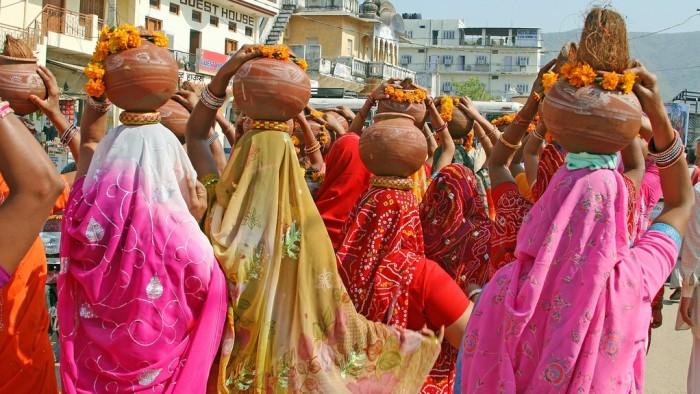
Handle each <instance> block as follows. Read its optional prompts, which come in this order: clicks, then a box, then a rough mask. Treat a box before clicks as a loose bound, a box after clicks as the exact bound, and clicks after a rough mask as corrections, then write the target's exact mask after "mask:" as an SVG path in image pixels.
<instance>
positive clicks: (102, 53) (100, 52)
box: [91, 41, 109, 63]
mask: <svg viewBox="0 0 700 394" xmlns="http://www.w3.org/2000/svg"><path fill="white" fill-rule="evenodd" d="M107 55H109V43H108V42H107V41H100V42H98V43H97V45H96V46H95V53H93V54H92V60H91V61H92V62H93V63H100V62H103V61H104V60H105V59H106V58H107Z"/></svg>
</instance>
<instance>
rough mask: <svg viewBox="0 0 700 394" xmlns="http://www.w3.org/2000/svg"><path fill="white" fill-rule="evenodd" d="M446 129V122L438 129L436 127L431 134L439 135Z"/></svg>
mask: <svg viewBox="0 0 700 394" xmlns="http://www.w3.org/2000/svg"><path fill="white" fill-rule="evenodd" d="M446 128H447V122H444V123H443V124H442V126H440V127H438V128H437V129H435V132H433V134H437V133H439V132H441V131H443V130H445V129H446Z"/></svg>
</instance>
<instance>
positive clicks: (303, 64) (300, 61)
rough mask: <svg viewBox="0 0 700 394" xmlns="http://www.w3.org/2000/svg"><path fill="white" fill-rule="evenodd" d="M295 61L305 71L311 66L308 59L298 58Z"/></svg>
mask: <svg viewBox="0 0 700 394" xmlns="http://www.w3.org/2000/svg"><path fill="white" fill-rule="evenodd" d="M294 63H296V65H297V66H299V68H301V69H302V70H304V71H306V70H307V69H308V68H309V64H308V63H306V60H304V59H299V58H296V59H294Z"/></svg>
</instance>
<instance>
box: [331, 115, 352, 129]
mask: <svg viewBox="0 0 700 394" xmlns="http://www.w3.org/2000/svg"><path fill="white" fill-rule="evenodd" d="M326 113H327V114H328V116H332V117H333V118H334V119H335V120H336V121H337V122H338V123H339V124H340V126H341V127H342V128H343V130H345V131H348V129H349V128H350V123H348V120H347V119H345V117H344V116H343V115H341V114H339V113H337V112H335V111H327V112H326Z"/></svg>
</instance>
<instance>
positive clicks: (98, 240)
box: [58, 124, 226, 393]
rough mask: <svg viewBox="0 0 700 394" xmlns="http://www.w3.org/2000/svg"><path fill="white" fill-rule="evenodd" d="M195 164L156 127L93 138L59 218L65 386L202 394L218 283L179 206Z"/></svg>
mask: <svg viewBox="0 0 700 394" xmlns="http://www.w3.org/2000/svg"><path fill="white" fill-rule="evenodd" d="M195 179H196V174H195V172H194V169H193V168H192V165H191V164H190V162H189V160H188V158H187V156H186V154H185V152H184V150H183V149H182V147H181V146H180V143H179V142H178V140H177V139H176V138H175V136H174V135H172V134H171V133H170V132H169V131H168V130H166V129H165V128H164V127H163V126H162V125H160V124H158V125H150V126H139V127H125V126H120V127H117V128H115V129H113V130H111V131H110V132H109V133H108V135H107V136H106V137H105V138H104V140H103V141H102V142H101V143H100V145H99V147H98V149H97V152H96V153H95V156H94V158H93V160H92V163H91V165H90V170H89V172H88V174H87V176H86V177H84V178H81V179H79V180H78V181H77V182H76V183H75V185H74V187H73V191H72V194H71V197H70V202H69V204H68V208H67V210H66V214H65V219H64V221H63V242H61V274H60V276H59V279H58V286H59V297H58V318H59V328H60V341H61V357H60V360H61V378H62V385H63V392H64V393H85V392H93V393H94V392H149V393H150V392H155V393H203V392H205V390H206V385H207V378H208V375H209V369H210V367H211V365H212V362H213V360H214V357H215V355H216V353H217V350H218V347H219V341H220V338H221V331H222V329H223V323H224V318H225V313H226V284H225V280H224V276H223V274H222V272H221V269H220V268H219V266H218V264H217V262H216V260H215V258H214V253H213V250H212V247H211V245H210V244H209V242H208V240H207V238H206V236H205V235H204V234H203V233H202V232H201V231H200V229H199V225H198V224H197V222H196V220H195V219H194V218H193V217H192V215H191V214H190V213H189V210H188V204H189V191H188V187H191V186H193V182H194V180H195Z"/></svg>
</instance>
